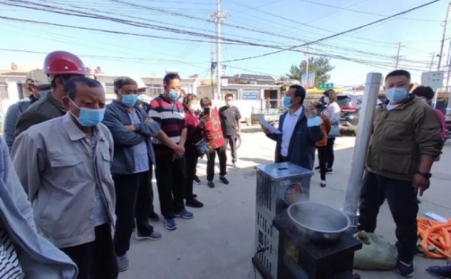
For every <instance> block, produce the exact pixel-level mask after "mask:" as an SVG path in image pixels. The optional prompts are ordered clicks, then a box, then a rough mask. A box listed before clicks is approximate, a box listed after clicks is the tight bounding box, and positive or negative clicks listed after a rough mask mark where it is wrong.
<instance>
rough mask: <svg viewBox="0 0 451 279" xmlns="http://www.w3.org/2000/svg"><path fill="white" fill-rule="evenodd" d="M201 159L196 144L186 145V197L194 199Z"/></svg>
mask: <svg viewBox="0 0 451 279" xmlns="http://www.w3.org/2000/svg"><path fill="white" fill-rule="evenodd" d="M198 160H199V153H198V152H197V148H196V147H195V146H194V145H189V146H186V148H185V161H186V186H185V198H186V199H187V200H193V199H194V197H193V182H194V178H195V177H196V168H197V161H198Z"/></svg>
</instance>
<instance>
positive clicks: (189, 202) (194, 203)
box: [186, 199, 204, 208]
mask: <svg viewBox="0 0 451 279" xmlns="http://www.w3.org/2000/svg"><path fill="white" fill-rule="evenodd" d="M186 206H189V207H192V208H202V207H204V204H203V203H201V202H200V201H198V200H196V199H192V200H186Z"/></svg>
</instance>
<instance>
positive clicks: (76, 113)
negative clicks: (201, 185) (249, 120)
mask: <svg viewBox="0 0 451 279" xmlns="http://www.w3.org/2000/svg"><path fill="white" fill-rule="evenodd" d="M163 82H164V93H163V94H161V95H160V96H158V97H156V98H155V99H153V100H152V101H151V102H150V104H148V105H147V104H146V106H143V104H142V102H140V101H139V98H138V92H139V88H138V85H137V82H136V81H135V80H133V79H131V78H128V77H120V78H118V79H116V80H115V81H114V91H115V93H116V96H117V98H116V100H114V101H113V102H112V103H111V104H107V103H106V99H105V91H104V89H103V87H102V85H101V84H100V83H99V82H98V81H97V80H95V79H90V78H88V77H86V72H85V67H84V65H83V62H82V61H81V60H80V59H79V58H78V57H77V56H75V55H73V54H71V53H68V52H62V51H58V52H53V53H50V54H49V55H48V56H47V57H46V59H45V62H44V69H43V73H42V72H40V71H33V72H31V73H30V74H29V75H28V76H27V81H26V84H27V86H28V89H29V91H30V92H31V95H30V100H29V101H28V102H26V101H20V102H18V103H17V104H14V105H12V106H11V107H10V109H9V110H8V113H7V117H6V120H5V139H6V143H5V141H4V140H3V139H2V140H0V152H1V153H0V155H1V156H0V160H1V161H0V163H1V168H0V177H1V179H0V183H1V184H2V185H1V186H0V197H1V199H0V201H1V202H0V215H1V217H2V218H0V246H1V248H2V251H4V253H0V262H1V264H2V267H3V268H2V269H0V278H23V277H24V275H25V274H26V275H27V277H26V278H50V279H53V278H55V279H56V278H80V279H84V278H105V279H110V278H117V277H118V273H119V272H120V271H125V270H127V269H128V267H129V259H128V257H127V252H128V250H129V249H130V238H131V236H132V232H133V230H134V229H136V234H135V238H136V239H137V240H159V239H161V237H162V235H161V233H159V232H157V231H155V230H154V228H153V226H152V225H151V224H150V222H149V220H151V221H158V220H159V219H160V217H159V216H158V214H157V213H156V212H155V210H154V207H153V191H152V173H153V169H154V168H155V175H156V181H157V188H158V195H159V200H160V209H161V214H162V217H163V222H164V225H165V227H166V228H167V229H168V230H170V231H172V230H175V229H176V228H177V223H176V219H175V218H183V219H192V218H193V217H194V215H193V213H191V212H190V211H188V210H187V209H186V207H194V208H201V207H203V203H201V202H200V201H199V200H198V197H197V195H196V194H194V192H193V183H195V182H196V181H197V180H198V178H197V175H196V166H197V162H198V159H199V158H200V157H203V156H206V158H207V185H208V186H209V187H210V188H214V187H215V183H214V175H215V157H216V155H217V156H218V157H219V166H220V173H219V180H220V181H221V182H222V183H223V184H229V181H228V179H227V178H226V175H227V167H226V166H227V155H226V147H227V144H230V147H231V150H232V164H236V162H237V156H236V140H237V138H238V137H240V132H241V127H240V121H239V120H240V118H241V115H240V112H239V110H238V109H237V108H236V107H235V106H233V96H232V95H226V96H225V101H226V106H224V107H221V108H219V109H218V108H216V107H215V106H214V105H213V103H212V100H210V99H209V98H201V99H199V98H198V97H197V96H196V95H194V94H184V93H183V92H182V89H181V79H180V77H179V76H178V75H177V74H167V75H166V76H165V77H164V81H163ZM410 90H411V82H410V74H409V73H408V72H407V71H404V70H396V71H393V72H391V73H390V74H388V75H387V77H386V79H385V91H386V96H387V102H386V103H384V104H381V105H380V107H379V108H378V109H377V112H376V116H375V120H374V123H373V134H372V136H371V141H370V145H369V147H368V155H367V160H366V171H365V177H364V183H363V188H362V192H361V200H360V218H359V229H360V230H365V231H367V232H374V230H375V229H376V219H377V215H378V212H379V207H380V206H381V205H382V203H383V202H384V200H385V199H387V201H388V204H389V207H390V210H391V212H392V215H393V218H394V220H395V223H396V226H397V229H396V236H397V238H398V243H397V247H398V252H399V261H398V265H397V270H398V272H399V273H400V274H402V275H404V276H412V275H413V273H414V266H413V256H414V253H415V250H416V241H417V223H416V217H417V213H418V203H417V202H416V199H417V195H418V193H419V194H420V195H422V194H423V192H424V191H425V190H427V188H428V187H429V184H430V182H429V179H430V177H431V176H432V175H431V173H430V172H431V168H432V165H433V163H434V161H437V160H439V156H440V154H441V149H442V147H443V142H444V138H443V123H442V122H443V119H439V117H438V114H437V113H436V112H435V111H434V110H433V109H432V108H431V107H430V106H429V105H428V104H429V101H430V99H431V98H432V97H430V94H429V93H428V90H429V89H427V88H424V87H421V88H417V89H416V90H415V91H414V92H413V94H409V92H410ZM415 95H416V96H417V97H415ZM305 98H306V90H305V89H304V88H303V87H302V86H299V85H293V86H291V87H290V88H289V90H288V92H287V93H286V96H285V97H284V100H283V104H284V106H285V108H286V109H287V111H286V112H285V113H283V114H282V115H281V117H280V121H279V133H271V132H270V131H268V130H266V129H264V132H265V133H266V135H267V136H268V137H269V138H270V139H273V140H274V141H276V142H277V145H276V158H275V161H276V162H291V163H294V164H296V165H299V166H301V167H304V168H306V169H310V170H312V169H314V161H315V151H316V150H318V157H319V167H318V169H319V170H320V174H321V186H322V187H325V186H326V179H325V177H326V173H331V172H332V167H333V161H334V156H333V146H334V142H335V137H337V136H339V127H338V124H339V117H340V108H339V106H338V104H337V97H336V95H335V92H333V91H326V92H325V93H324V94H323V97H322V100H321V101H320V102H316V103H313V104H310V105H308V106H304V101H305ZM337 130H338V131H337ZM10 152H11V154H9V153H10ZM74 209H76V210H74Z"/></svg>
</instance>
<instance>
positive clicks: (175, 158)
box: [172, 152, 183, 161]
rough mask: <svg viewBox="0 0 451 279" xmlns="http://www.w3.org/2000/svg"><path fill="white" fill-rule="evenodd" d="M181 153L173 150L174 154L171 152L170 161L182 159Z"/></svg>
mask: <svg viewBox="0 0 451 279" xmlns="http://www.w3.org/2000/svg"><path fill="white" fill-rule="evenodd" d="M182 157H183V155H179V154H177V153H175V152H174V154H172V161H175V160H178V159H182Z"/></svg>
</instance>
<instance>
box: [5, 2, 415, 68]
mask: <svg viewBox="0 0 451 279" xmlns="http://www.w3.org/2000/svg"><path fill="white" fill-rule="evenodd" d="M22 2H24V1H22ZM25 2H27V1H25ZM27 8H31V7H27ZM31 9H33V8H31ZM69 11H71V12H72V13H73V12H74V10H69ZM51 12H52V11H51ZM75 12H76V13H77V14H71V15H75V16H86V14H81V15H79V14H78V13H79V12H78V11H75ZM59 13H61V11H60V12H59ZM87 17H90V18H95V19H103V20H112V21H114V22H118V23H122V24H130V23H129V22H127V21H123V20H121V19H116V18H112V19H109V18H105V17H96V15H95V14H91V16H87ZM0 18H2V17H0ZM3 18H4V19H5V18H6V19H8V20H15V21H20V22H29V23H39V24H46V25H55V26H59V27H68V28H77V29H84V30H90V31H99V32H106V33H113V34H122V35H131V36H140V37H152V36H151V35H144V34H136V33H129V32H127V33H124V32H118V31H111V30H101V29H93V28H85V27H76V26H68V25H61V24H53V23H47V22H37V21H30V20H23V19H15V18H7V17H3ZM130 25H132V26H137V27H144V26H147V25H144V26H141V25H139V24H135V23H134V22H132V24H130ZM157 30H159V29H157ZM176 30H177V29H176ZM171 31H172V30H171ZM171 31H169V32H171ZM172 32H174V31H172ZM175 32H176V33H181V34H184V33H183V30H178V32H177V31H175ZM189 35H191V36H195V35H196V33H194V34H191V33H189ZM153 37H155V36H153ZM159 38H161V39H177V38H173V37H162V36H159ZM210 38H211V36H210ZM177 40H184V41H186V40H187V39H177ZM223 40H227V41H230V39H226V38H223ZM192 41H196V40H192ZM198 41H199V42H205V41H202V40H198ZM232 41H236V43H237V44H243V45H251V46H259V47H267V48H273V49H278V50H282V51H285V50H286V49H284V48H282V47H278V46H272V45H262V44H256V43H251V42H246V41H238V40H232ZM208 43H209V41H208ZM227 43H230V42H227ZM333 48H334V49H335V48H337V47H336V46H333ZM342 49H345V48H342ZM289 51H294V52H301V51H299V50H295V49H289ZM349 51H354V52H361V51H358V50H352V49H350V50H349ZM311 54H312V55H322V56H326V57H331V58H337V59H341V60H348V58H343V56H335V55H327V54H325V53H311ZM371 55H375V56H377V57H380V56H382V55H378V54H371ZM362 61H364V60H360V61H359V63H367V60H365V62H362ZM370 62H372V61H370ZM412 63H416V62H415V61H412ZM418 63H420V62H418ZM421 63H423V62H421Z"/></svg>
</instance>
